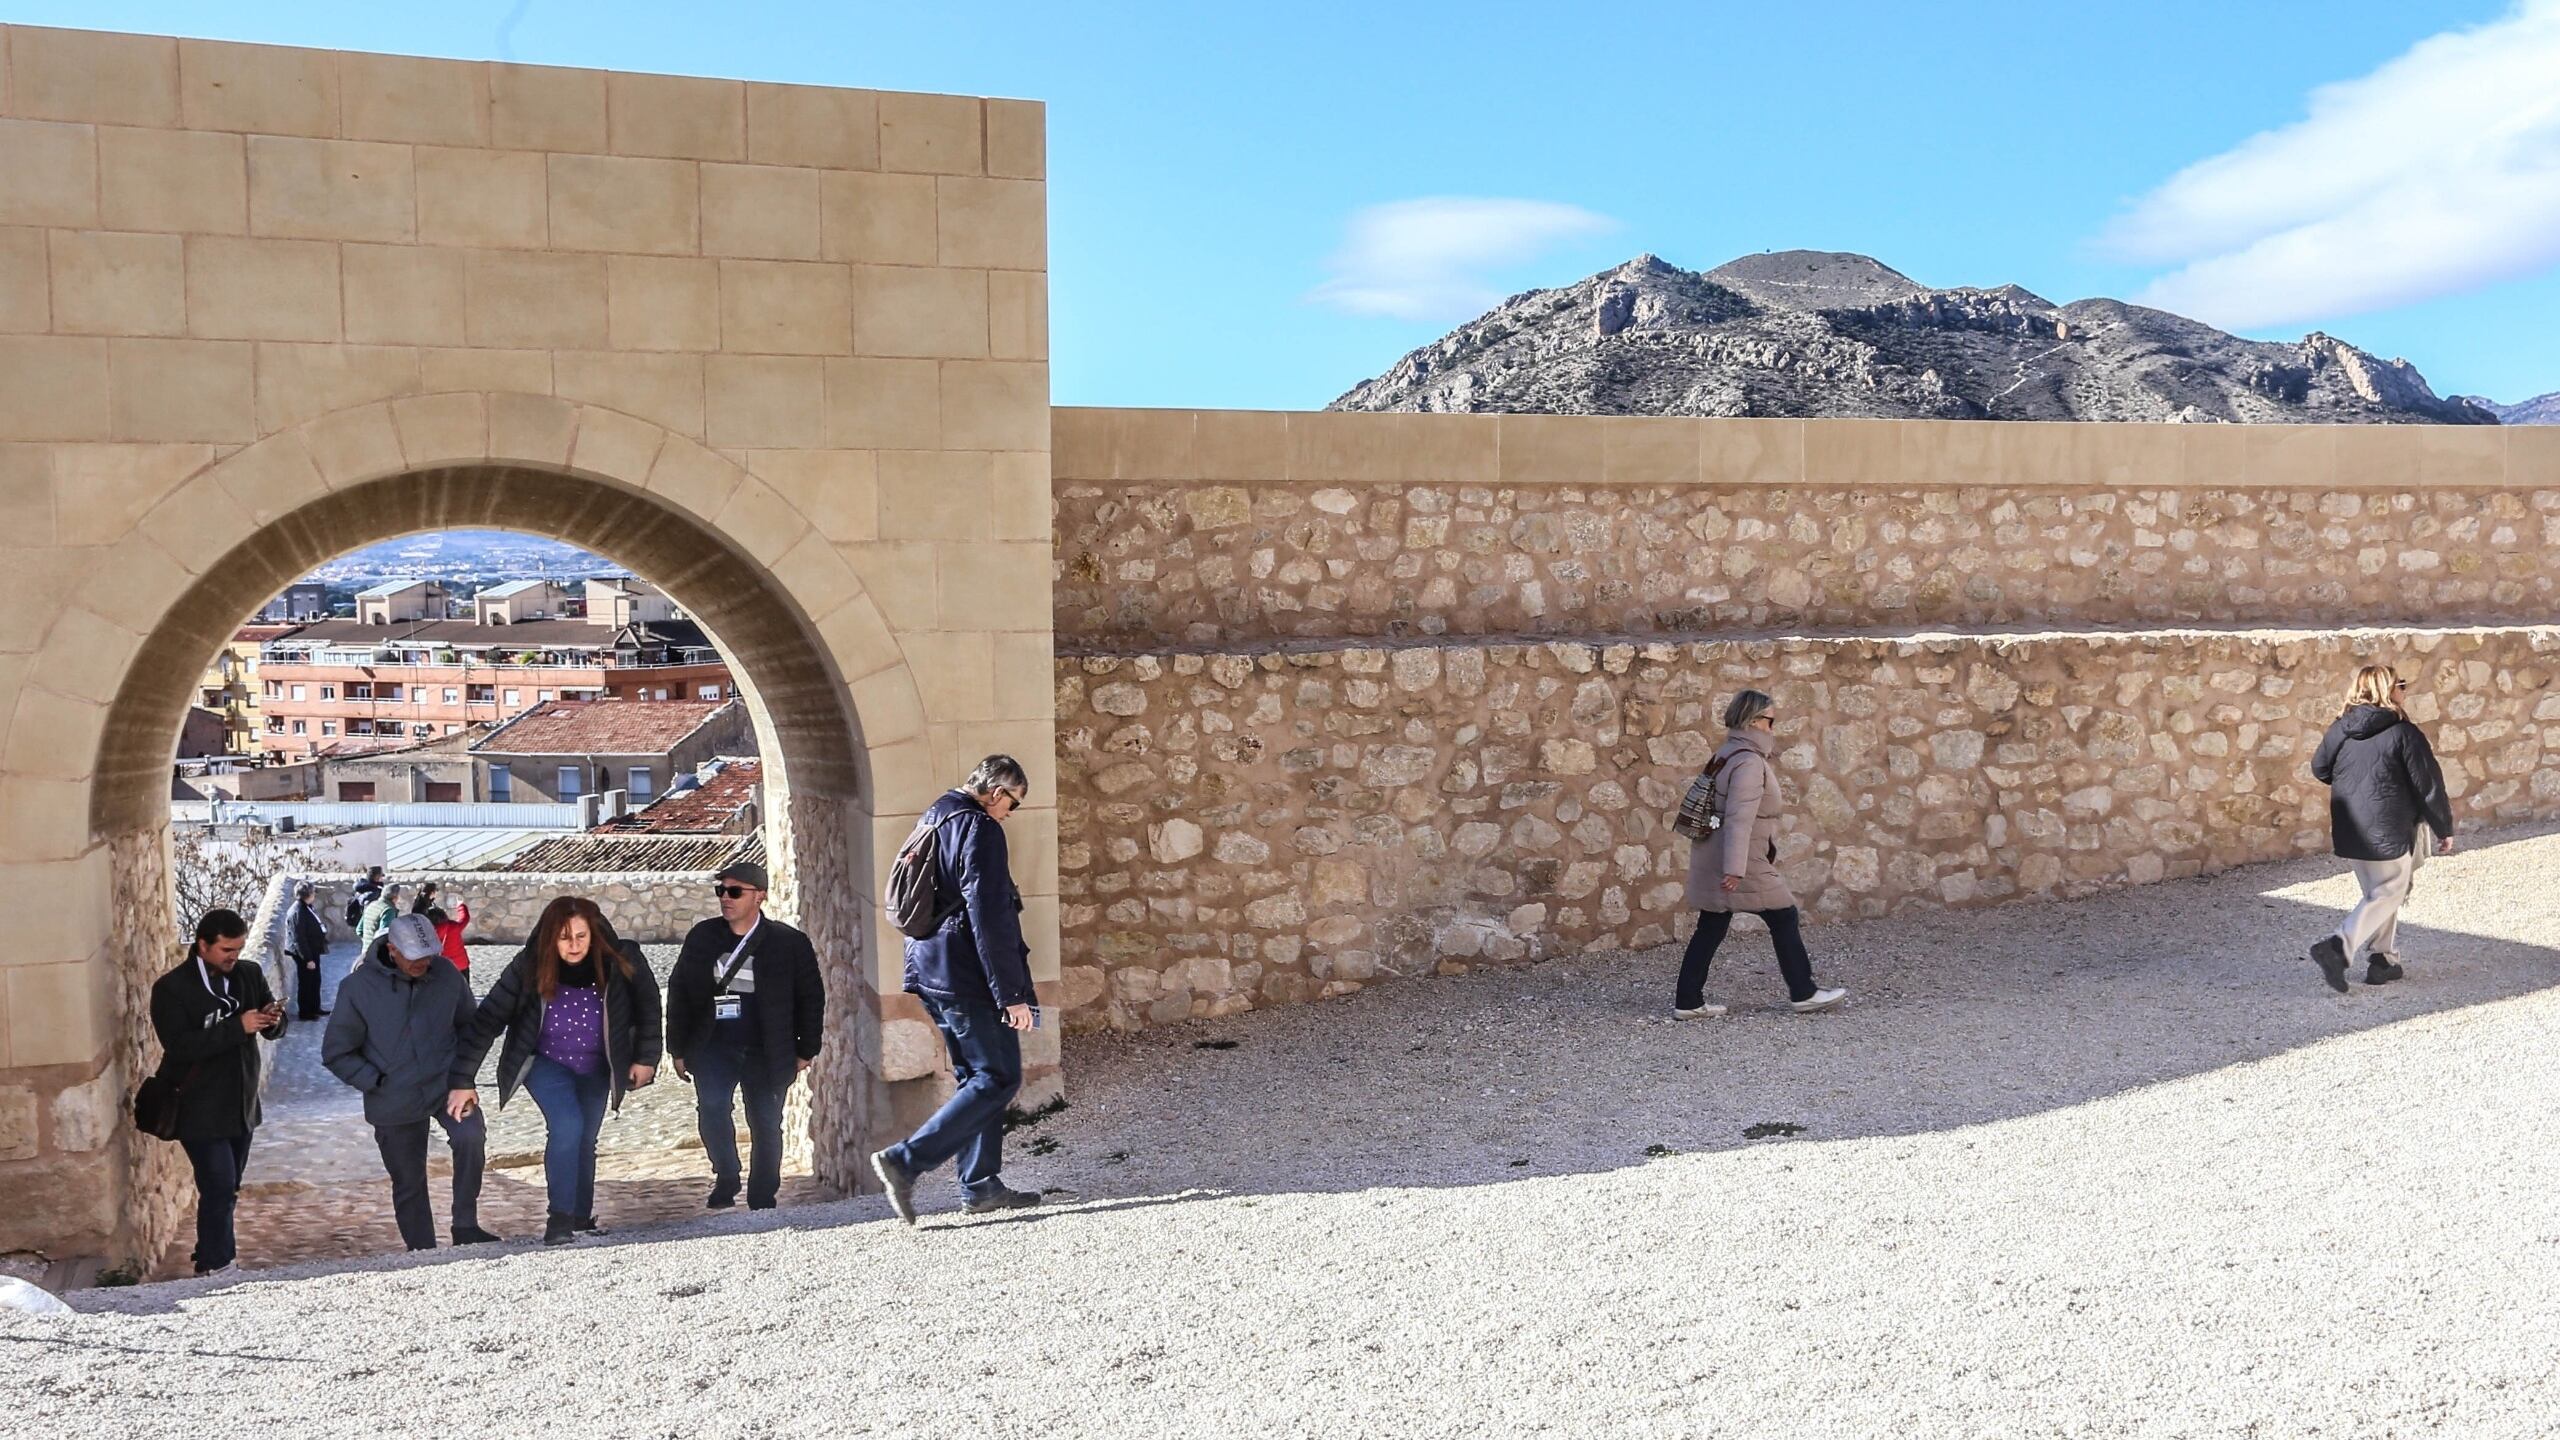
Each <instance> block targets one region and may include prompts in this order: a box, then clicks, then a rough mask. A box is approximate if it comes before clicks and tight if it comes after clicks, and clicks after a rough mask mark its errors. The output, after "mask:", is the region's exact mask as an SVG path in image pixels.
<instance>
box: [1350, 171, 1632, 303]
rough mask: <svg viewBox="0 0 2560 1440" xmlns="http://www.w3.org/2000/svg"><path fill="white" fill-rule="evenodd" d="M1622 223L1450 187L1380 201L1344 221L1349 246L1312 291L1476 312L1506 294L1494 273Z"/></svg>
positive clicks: (1548, 203) (1536, 202) (1539, 202)
mask: <svg viewBox="0 0 2560 1440" xmlns="http://www.w3.org/2000/svg"><path fill="white" fill-rule="evenodd" d="M1616 228H1617V222H1616V221H1614V220H1611V219H1610V218H1609V217H1607V216H1605V215H1596V214H1594V213H1592V212H1591V211H1588V210H1585V209H1582V208H1581V207H1580V206H1576V205H1559V204H1556V203H1554V202H1552V201H1547V200H1504V199H1475V198H1469V197H1465V196H1454V195H1450V196H1433V197H1429V198H1425V199H1420V200H1398V201H1396V202H1394V203H1393V204H1388V205H1372V206H1370V207H1369V208H1367V209H1365V210H1362V211H1359V212H1358V213H1356V214H1354V215H1353V216H1352V217H1351V220H1350V222H1349V224H1347V225H1346V226H1344V228H1343V238H1342V247H1341V248H1340V249H1338V250H1336V251H1335V252H1334V253H1333V256H1332V258H1331V259H1330V260H1328V261H1327V262H1326V269H1328V270H1329V271H1331V272H1332V278H1330V279H1328V280H1326V281H1325V282H1324V283H1323V284H1321V285H1318V286H1317V287H1316V288H1315V289H1313V290H1310V291H1308V292H1307V298H1308V299H1310V300H1313V301H1315V302H1317V303H1318V304H1323V305H1330V306H1332V307H1334V308H1335V309H1337V310H1347V311H1349V312H1351V313H1352V314H1354V315H1388V316H1393V317H1394V318H1396V319H1399V320H1463V319H1469V318H1472V317H1474V316H1476V315H1479V314H1481V313H1483V312H1484V311H1486V310H1489V309H1491V308H1492V307H1493V306H1494V305H1495V304H1497V303H1498V302H1500V301H1501V299H1502V297H1503V295H1504V294H1505V293H1506V292H1505V291H1503V290H1502V289H1500V288H1498V287H1497V286H1495V285H1494V284H1493V283H1492V282H1491V280H1490V278H1489V275H1488V272H1492V271H1497V270H1500V269H1501V268H1503V267H1505V266H1510V265H1518V264H1521V263H1523V262H1525V261H1529V260H1534V259H1536V258H1537V257H1539V256H1540V255H1543V254H1545V253H1546V252H1547V251H1548V250H1550V249H1552V248H1554V247H1555V246H1556V245H1558V244H1561V243H1563V242H1565V241H1568V240H1577V239H1581V238H1583V237H1584V236H1589V235H1599V234H1605V233H1606V232H1608V231H1611V230H1614V229H1616Z"/></svg>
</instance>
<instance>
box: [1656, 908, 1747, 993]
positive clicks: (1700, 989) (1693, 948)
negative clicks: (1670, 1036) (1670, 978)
mask: <svg viewBox="0 0 2560 1440" xmlns="http://www.w3.org/2000/svg"><path fill="white" fill-rule="evenodd" d="M1732 926H1733V916H1732V914H1731V913H1730V912H1728V911H1723V910H1701V911H1699V912H1698V928H1697V929H1695V930H1692V931H1690V932H1689V948H1688V949H1687V950H1684V951H1682V952H1681V955H1680V979H1679V981H1678V983H1677V984H1675V985H1674V986H1673V987H1672V991H1671V1013H1672V1014H1674V1015H1685V1014H1688V1013H1690V1012H1694V1011H1701V1010H1707V1011H1708V1013H1710V1014H1713V1013H1715V1012H1714V1011H1712V1010H1709V1009H1708V1006H1707V971H1708V969H1709V968H1710V967H1711V966H1713V965H1714V964H1715V960H1716V949H1717V947H1718V946H1721V945H1722V944H1724V937H1725V932H1726V931H1727V930H1729V929H1731V928H1732Z"/></svg>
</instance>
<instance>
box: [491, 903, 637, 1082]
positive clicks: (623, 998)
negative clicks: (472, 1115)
mask: <svg viewBox="0 0 2560 1440" xmlns="http://www.w3.org/2000/svg"><path fill="white" fill-rule="evenodd" d="M533 943H534V942H533V941H532V940H527V941H525V942H524V948H523V949H522V950H519V951H517V952H516V958H514V959H513V960H510V961H508V962H507V968H506V969H505V970H504V971H503V972H501V973H500V974H499V976H498V983H497V984H495V985H493V986H491V987H490V988H489V993H488V995H487V997H486V998H484V999H482V1000H481V1002H480V1008H479V1011H478V1012H477V1013H476V1014H475V1015H474V1016H473V1017H472V1021H471V1034H470V1036H469V1038H467V1039H466V1040H464V1041H463V1043H462V1045H461V1046H460V1047H459V1048H457V1049H456V1050H455V1051H454V1056H453V1073H452V1074H451V1076H449V1077H448V1083H449V1085H450V1087H451V1088H452V1089H455V1090H467V1089H470V1088H471V1087H472V1086H473V1085H475V1084H477V1083H478V1080H479V1075H480V1061H481V1060H482V1058H483V1057H485V1056H487V1055H488V1053H489V1046H490V1043H491V1042H492V1041H495V1040H496V1039H497V1038H498V1037H499V1036H500V1035H501V1034H503V1035H505V1036H506V1037H507V1040H506V1044H505V1045H503V1046H501V1047H499V1050H498V1108H499V1109H502V1110H503V1109H505V1108H506V1104H507V1102H508V1101H509V1100H512V1099H514V1098H515V1093H516V1087H517V1086H519V1085H522V1084H523V1083H524V1077H525V1075H526V1074H527V1073H528V1072H530V1071H531V1070H532V1069H533V1058H534V1056H535V1055H536V1054H537V1053H538V1052H539V1050H540V1048H541V1045H542V1006H543V999H542V991H541V989H540V988H539V987H537V986H536V985H535V983H534V978H533V965H534V962H533ZM605 951H611V952H613V953H614V954H617V955H621V956H623V957H624V958H626V959H628V960H629V961H630V962H631V973H630V974H628V975H625V974H623V973H622V971H621V970H620V969H619V968H618V967H616V966H614V965H611V964H608V963H607V962H606V957H605V955H604V954H603V953H602V952H605ZM589 953H590V954H591V955H592V956H593V959H592V961H591V962H590V963H592V964H595V965H598V966H600V967H601V973H600V974H599V975H598V976H597V981H596V983H598V984H599V985H602V986H603V987H604V1069H605V1078H606V1079H607V1080H609V1081H610V1082H612V1086H613V1088H612V1090H611V1091H609V1092H608V1094H609V1096H610V1099H611V1103H612V1105H613V1108H614V1109H616V1110H620V1109H621V1108H622V1096H623V1092H625V1091H626V1090H629V1089H630V1088H631V1067H632V1066H634V1065H646V1066H648V1067H649V1068H651V1069H653V1070H654V1069H656V1068H657V1066H658V1058H659V1054H660V1051H661V1049H662V1048H663V1046H664V1045H665V1042H666V1030H665V1021H664V1019H663V1017H662V1013H661V1007H660V1005H659V1001H658V977H657V976H655V975H653V974H651V973H649V961H648V958H647V957H646V956H644V955H642V954H641V953H640V947H639V946H637V945H629V944H625V943H624V942H623V940H622V937H621V936H619V935H616V934H614V933H613V928H612V927H611V926H609V925H607V926H598V927H597V929H596V933H595V936H594V937H593V940H592V942H591V945H590V948H589Z"/></svg>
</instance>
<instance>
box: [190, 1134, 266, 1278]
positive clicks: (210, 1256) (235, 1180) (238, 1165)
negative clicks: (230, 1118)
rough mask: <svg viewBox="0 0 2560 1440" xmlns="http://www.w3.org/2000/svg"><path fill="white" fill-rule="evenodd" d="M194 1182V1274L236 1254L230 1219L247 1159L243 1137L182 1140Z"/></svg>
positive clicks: (221, 1264)
mask: <svg viewBox="0 0 2560 1440" xmlns="http://www.w3.org/2000/svg"><path fill="white" fill-rule="evenodd" d="M179 1144H180V1147H181V1148H182V1149H184V1150H185V1151H186V1152H187V1164H188V1166H189V1168H191V1169H192V1170H193V1171H194V1172H195V1181H196V1248H195V1253H194V1255H193V1256H192V1257H191V1258H192V1259H193V1260H194V1262H195V1269H196V1273H197V1274H199V1275H201V1274H204V1273H206V1272H207V1271H212V1270H219V1269H221V1268H223V1267H224V1266H226V1265H228V1264H230V1263H231V1262H232V1261H233V1260H234V1259H236V1258H237V1256H238V1251H237V1249H236V1247H235V1246H234V1243H233V1235H232V1229H231V1219H232V1212H233V1209H234V1207H236V1206H237V1205H238V1203H239V1199H240V1171H241V1169H242V1167H243V1166H244V1165H245V1164H246V1163H247V1161H248V1158H249V1142H248V1137H246V1136H230V1135H225V1136H221V1137H219V1138H216V1139H211V1140H183V1141H180V1142H179Z"/></svg>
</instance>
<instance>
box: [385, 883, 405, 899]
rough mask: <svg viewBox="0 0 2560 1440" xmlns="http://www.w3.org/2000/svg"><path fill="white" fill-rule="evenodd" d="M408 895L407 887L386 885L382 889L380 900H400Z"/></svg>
mask: <svg viewBox="0 0 2560 1440" xmlns="http://www.w3.org/2000/svg"><path fill="white" fill-rule="evenodd" d="M408 893H409V887H408V886H406V885H386V886H384V887H382V898H383V899H385V900H400V899H403V898H405V897H406V896H407V895H408Z"/></svg>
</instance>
